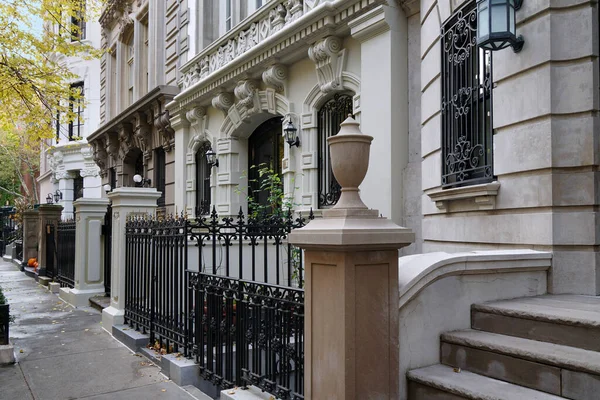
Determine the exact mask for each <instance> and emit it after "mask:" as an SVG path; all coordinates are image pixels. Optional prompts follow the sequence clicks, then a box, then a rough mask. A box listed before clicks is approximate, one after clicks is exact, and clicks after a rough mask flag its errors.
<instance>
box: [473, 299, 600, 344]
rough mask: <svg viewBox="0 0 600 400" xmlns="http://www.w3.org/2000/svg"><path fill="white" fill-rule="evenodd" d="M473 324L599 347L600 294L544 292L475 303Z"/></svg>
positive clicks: (485, 327) (477, 326)
mask: <svg viewBox="0 0 600 400" xmlns="http://www.w3.org/2000/svg"><path fill="white" fill-rule="evenodd" d="M578 299H579V300H580V301H578ZM596 306H597V308H596ZM471 327H472V328H473V329H477V330H482V331H487V332H492V333H499V334H503V335H509V336H516V337H521V338H525V339H533V340H539V341H543V342H549V343H555V344H561V345H565V346H572V347H578V348H582V349H586V350H593V351H600V298H598V297H592V296H551V295H545V296H537V297H531V298H521V299H514V300H503V301H496V302H491V303H483V304H474V305H472V306H471Z"/></svg>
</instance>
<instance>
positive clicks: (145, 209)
mask: <svg viewBox="0 0 600 400" xmlns="http://www.w3.org/2000/svg"><path fill="white" fill-rule="evenodd" d="M159 197H160V193H159V192H157V191H156V189H154V188H135V187H120V188H117V189H114V190H113V191H112V192H110V193H109V194H108V198H109V199H110V200H111V201H112V217H113V220H112V255H111V261H112V265H111V275H110V277H111V282H110V289H111V298H110V306H109V307H107V308H105V309H104V310H102V326H103V328H104V329H106V330H107V331H108V332H112V327H113V326H114V325H121V324H123V322H124V315H125V223H126V220H127V217H128V216H130V215H145V214H154V212H155V211H156V200H157V199H158V198H159Z"/></svg>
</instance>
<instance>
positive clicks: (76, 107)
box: [57, 82, 83, 141]
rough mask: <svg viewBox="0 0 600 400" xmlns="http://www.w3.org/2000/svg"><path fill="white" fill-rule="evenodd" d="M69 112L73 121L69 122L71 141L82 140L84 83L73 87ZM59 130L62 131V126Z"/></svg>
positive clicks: (74, 84)
mask: <svg viewBox="0 0 600 400" xmlns="http://www.w3.org/2000/svg"><path fill="white" fill-rule="evenodd" d="M69 112H70V113H71V116H72V121H71V122H69V141H73V140H80V139H81V138H82V137H83V136H82V135H83V82H77V83H73V84H72V85H71V95H70V96H69ZM57 124H58V122H57ZM57 129H60V125H58V126H57Z"/></svg>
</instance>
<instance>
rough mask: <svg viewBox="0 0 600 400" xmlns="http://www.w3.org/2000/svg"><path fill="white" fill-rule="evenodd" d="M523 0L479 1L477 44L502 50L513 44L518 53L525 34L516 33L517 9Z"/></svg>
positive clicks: (485, 47)
mask: <svg viewBox="0 0 600 400" xmlns="http://www.w3.org/2000/svg"><path fill="white" fill-rule="evenodd" d="M522 4H523V0H479V1H478V2H477V45H478V46H479V47H481V48H482V49H484V50H491V51H495V50H501V49H504V48H506V47H508V46H512V48H513V51H514V52H515V53H518V52H519V51H521V49H522V48H523V44H524V43H525V40H524V39H523V36H521V35H519V36H518V37H517V35H516V25H515V19H516V16H515V11H516V10H518V9H519V8H521V5H522Z"/></svg>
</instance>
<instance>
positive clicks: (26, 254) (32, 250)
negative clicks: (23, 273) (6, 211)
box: [21, 209, 40, 263]
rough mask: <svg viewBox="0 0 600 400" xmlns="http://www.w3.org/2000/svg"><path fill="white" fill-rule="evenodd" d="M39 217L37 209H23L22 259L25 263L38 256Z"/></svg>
mask: <svg viewBox="0 0 600 400" xmlns="http://www.w3.org/2000/svg"><path fill="white" fill-rule="evenodd" d="M39 218H40V217H39V215H38V210H37V209H33V210H25V211H23V259H22V260H21V261H22V262H24V263H26V262H27V260H29V259H30V258H33V257H37V256H38V247H37V245H38V230H39V227H38V221H39Z"/></svg>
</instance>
